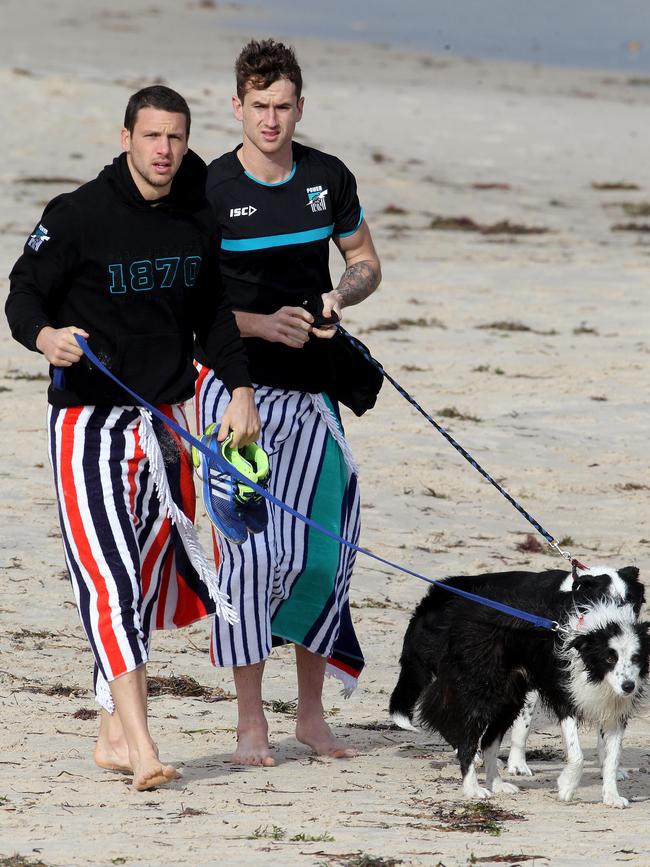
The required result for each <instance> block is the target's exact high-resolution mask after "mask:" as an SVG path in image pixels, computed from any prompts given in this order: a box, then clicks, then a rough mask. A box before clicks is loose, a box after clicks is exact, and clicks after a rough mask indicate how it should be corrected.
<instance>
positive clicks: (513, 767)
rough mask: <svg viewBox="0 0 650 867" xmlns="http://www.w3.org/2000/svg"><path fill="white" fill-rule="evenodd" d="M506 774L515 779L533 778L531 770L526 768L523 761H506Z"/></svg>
mask: <svg viewBox="0 0 650 867" xmlns="http://www.w3.org/2000/svg"><path fill="white" fill-rule="evenodd" d="M508 773H509V774H512V775H513V776H515V777H532V776H534V774H533V772H532V771H531V769H530V768H529V767H528V765H527V764H526V762H525V760H524V759H519V760H514V759H510V760H509V761H508Z"/></svg>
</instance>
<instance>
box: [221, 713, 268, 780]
mask: <svg viewBox="0 0 650 867" xmlns="http://www.w3.org/2000/svg"><path fill="white" fill-rule="evenodd" d="M230 761H231V763H232V764H233V765H260V766H261V767H263V768H272V767H273V766H274V765H275V759H274V758H273V754H272V753H271V748H270V747H269V736H268V726H267V724H266V720H264V722H263V723H262V722H260V723H257V724H254V725H250V724H248V725H247V726H246V728H245V729H244V728H242V727H241V726H238V727H237V749H236V750H235V752H234V753H233V754H232V756H231V757H230Z"/></svg>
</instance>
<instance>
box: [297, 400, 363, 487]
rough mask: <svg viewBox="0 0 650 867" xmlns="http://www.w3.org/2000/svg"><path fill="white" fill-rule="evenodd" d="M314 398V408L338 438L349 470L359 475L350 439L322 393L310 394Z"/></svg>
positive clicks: (337, 440)
mask: <svg viewBox="0 0 650 867" xmlns="http://www.w3.org/2000/svg"><path fill="white" fill-rule="evenodd" d="M309 396H310V397H311V399H312V403H313V404H314V409H315V410H316V412H317V413H318V414H319V415H320V417H321V418H322V419H323V421H324V422H325V424H326V425H327V429H328V431H329V432H330V433H331V434H332V436H333V438H334V439H335V440H336V442H337V444H338V446H339V448H340V449H341V451H342V452H343V457H344V459H345V463H346V466H347V468H348V470H349V471H350V472H351V473H353V474H354V475H355V476H358V475H359V467H358V466H357V464H356V462H355V460H354V458H353V457H352V450H351V449H350V446H349V445H348V441H347V440H346V438H345V437H344V436H343V431H342V430H341V428H340V427H339V422H338V419H337V418H336V416H335V415H334V413H333V412H332V410H331V409H330V408H329V406H328V405H327V404H326V403H325V400H324V398H323V395H322V394H310V395H309Z"/></svg>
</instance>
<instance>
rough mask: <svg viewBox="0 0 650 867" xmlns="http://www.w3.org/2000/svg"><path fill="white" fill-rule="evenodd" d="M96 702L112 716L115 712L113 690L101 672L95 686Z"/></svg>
mask: <svg viewBox="0 0 650 867" xmlns="http://www.w3.org/2000/svg"><path fill="white" fill-rule="evenodd" d="M95 701H96V702H97V704H98V705H99V706H100V707H103V708H104V710H106V711H108V712H109V713H110V714H112V713H113V711H114V710H115V704H114V703H113V694H112V693H111V688H110V686H109V685H108V682H107V680H106V678H105V677H104V676H103V675H102V673H101V671H99V672H98V673H97V682H96V684H95Z"/></svg>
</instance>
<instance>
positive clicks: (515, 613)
mask: <svg viewBox="0 0 650 867" xmlns="http://www.w3.org/2000/svg"><path fill="white" fill-rule="evenodd" d="M75 339H76V341H77V343H78V344H79V346H80V347H81V349H82V350H83V352H84V354H85V355H86V356H87V357H88V358H89V359H90V361H92V363H93V364H94V365H95V367H96V368H97V369H98V370H100V371H101V372H102V373H104V374H105V375H106V376H108V377H109V378H110V379H112V380H113V382H115V383H116V384H117V385H119V386H120V388H122V389H124V391H126V392H127V394H130V395H131V397H132V398H134V400H135V401H136V404H137V405H138V406H143V407H144V408H145V409H148V410H149V412H150V413H152V414H153V415H155V416H156V417H157V418H159V419H160V420H161V421H162V422H163V423H164V424H165V425H167V427H168V428H171V430H173V431H174V432H175V433H177V434H178V436H180V437H181V438H182V439H184V440H185V441H186V442H188V443H189V444H190V445H192V446H194V448H196V449H198V450H199V451H200V452H201V453H202V454H203V455H205V456H206V458H207V459H208V460H209V461H210V462H212V463H216V465H217V467H218V468H219V469H220V470H221V471H222V472H225V473H227V474H228V475H230V476H232V477H233V478H236V479H237V480H238V481H240V482H244V483H245V484H246V485H248V487H250V488H252V489H253V490H254V491H255V492H256V493H258V494H260V495H261V496H263V497H264V498H265V499H266V500H268V501H269V502H270V503H273V504H274V505H276V506H278V507H279V508H280V509H283V510H284V511H285V512H287V513H288V514H289V515H291V516H292V517H294V518H297V519H298V520H299V521H302V522H303V524H307V525H308V526H309V527H313V528H314V529H315V530H318V532H319V533H323V535H325V536H328V537H329V538H330V539H333V540H334V541H335V542H337V543H338V544H340V545H345V546H346V547H347V548H350V549H351V550H352V551H356V552H357V553H358V554H365V555H366V557H370V558H371V559H373V560H376V561H377V562H379V563H383V564H384V565H385V566H390V567H392V568H393V569H397V570H398V571H400V572H404V573H405V574H406V575H411V576H412V577H414V578H419V579H420V580H421V581H426V582H427V584H433V585H435V586H436V587H441V588H443V589H444V590H447V591H449V592H450V593H454V594H455V595H457V596H462V597H463V598H464V599H469V600H470V601H472V602H477V603H479V604H480V605H486V606H487V607H488V608H493V609H495V610H496V611H500V612H501V613H502V614H508V615H510V616H511V617H516V618H518V619H520V620H526V621H528V622H529V623H532V624H533V626H535V627H538V628H541V629H550V630H551V631H556V630H557V628H558V625H559V624H558V623H557V621H556V620H549V619H548V618H547V617H539V616H538V615H536V614H530V613H529V612H527V611H521V610H520V609H518V608H513V607H512V606H510V605H505V604H504V603H502V602H497V601H496V600H495V599H486V598H484V597H483V596H477V595H476V594H475V593H469V592H468V591H466V590H461V589H460V588H458V587H452V586H450V585H449V584H444V583H442V582H440V581H434V580H433V578H427V576H426V575H421V574H420V573H419V572H414V571H413V570H412V569H408V568H407V567H406V566H400V565H399V564H398V563H393V562H392V561H391V560H387V559H385V558H384V557H380V556H379V555H378V554H374V553H373V552H372V551H368V550H367V549H366V548H361V547H359V546H358V545H355V544H354V543H353V542H350V541H348V540H347V539H343V538H342V537H341V536H338V535H337V534H336V533H333V532H332V531H331V530H328V529H327V528H326V527H323V526H321V525H320V524H318V523H316V521H314V520H312V519H311V518H308V517H307V516H306V515H302V514H301V513H300V512H297V511H296V510H295V509H293V508H292V507H291V506H288V505H287V504H286V503H283V502H282V500H279V499H278V498H277V497H275V496H274V495H273V494H271V493H270V492H269V491H267V490H266V489H265V488H262V487H260V486H259V485H257V484H256V483H255V482H252V481H251V480H250V479H248V478H246V477H245V476H244V475H242V474H241V473H240V472H239V471H238V470H237V469H236V468H235V467H233V466H232V464H229V463H228V462H227V461H225V460H224V458H223V457H222V456H221V455H220V454H218V453H217V452H213V451H212V450H211V449H209V448H208V447H207V446H206V445H204V444H203V443H202V442H201V441H200V440H199V439H197V438H196V437H194V436H192V434H190V433H189V432H188V431H186V430H185V429H184V428H182V427H181V426H180V425H178V424H177V423H176V422H175V421H174V420H173V419H170V418H168V417H167V416H166V415H164V413H162V412H160V410H159V409H157V408H156V407H155V406H153V404H150V403H149V402H148V401H146V400H144V398H142V397H140V395H138V394H137V393H136V392H135V391H132V390H131V389H130V388H129V387H128V386H127V385H125V384H124V383H123V382H121V381H120V380H119V379H118V378H117V377H116V376H115V375H114V374H113V373H111V371H110V370H108V368H107V367H106V366H105V365H104V364H103V363H102V362H101V361H100V360H99V358H97V356H96V355H95V353H94V352H93V351H92V349H91V348H90V347H89V346H88V343H87V342H86V340H85V338H83V337H82V336H81V335H80V334H75ZM58 370H61V372H62V373H63V369H62V368H56V369H55V376H56V375H57V373H58ZM58 382H59V383H61V378H59V379H58Z"/></svg>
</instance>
